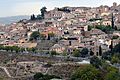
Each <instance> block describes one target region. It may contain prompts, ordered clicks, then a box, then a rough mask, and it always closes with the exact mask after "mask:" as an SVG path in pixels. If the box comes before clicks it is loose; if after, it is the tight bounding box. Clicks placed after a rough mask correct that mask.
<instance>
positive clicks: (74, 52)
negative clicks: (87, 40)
mask: <svg viewBox="0 0 120 80" xmlns="http://www.w3.org/2000/svg"><path fill="white" fill-rule="evenodd" d="M72 54H73V56H74V57H80V50H79V49H75V50H74V51H73V52H72Z"/></svg>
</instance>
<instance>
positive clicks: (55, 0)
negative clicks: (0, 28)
mask: <svg viewBox="0 0 120 80" xmlns="http://www.w3.org/2000/svg"><path fill="white" fill-rule="evenodd" d="M113 2H117V3H118V4H120V0H0V10H1V11H0V17H6V16H16V15H31V14H33V13H34V14H39V13H40V11H39V10H40V8H41V7H43V6H46V7H47V8H48V10H50V9H53V8H54V7H63V6H92V7H94V6H100V5H109V6H111V5H112V3H113Z"/></svg>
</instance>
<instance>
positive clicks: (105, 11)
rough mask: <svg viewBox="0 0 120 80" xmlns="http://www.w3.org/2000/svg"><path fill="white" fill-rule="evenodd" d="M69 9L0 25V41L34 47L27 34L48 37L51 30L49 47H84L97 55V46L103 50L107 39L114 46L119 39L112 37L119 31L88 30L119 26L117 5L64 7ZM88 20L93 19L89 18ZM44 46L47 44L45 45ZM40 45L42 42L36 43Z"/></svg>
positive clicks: (106, 49) (119, 10) (35, 43)
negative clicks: (51, 41) (39, 17)
mask: <svg viewBox="0 0 120 80" xmlns="http://www.w3.org/2000/svg"><path fill="white" fill-rule="evenodd" d="M64 8H67V9H69V10H70V12H65V11H60V10H59V8H55V9H53V10H50V11H47V12H46V13H45V16H44V17H45V18H44V19H43V20H35V21H31V20H25V19H24V20H22V21H19V22H16V23H12V24H10V25H7V26H4V27H2V26H0V44H2V45H4V46H19V47H36V46H38V45H39V43H40V41H38V42H30V41H29V39H30V35H31V34H32V32H34V31H39V32H40V33H41V34H44V35H45V36H48V34H49V33H54V34H55V36H56V37H57V38H58V39H59V40H58V42H57V43H55V44H53V45H52V46H50V48H49V50H50V51H51V50H52V51H56V52H58V53H63V52H64V51H67V52H71V51H73V50H74V49H81V48H88V49H89V50H92V51H93V52H94V55H99V47H100V46H101V48H102V50H103V52H105V51H108V50H109V46H110V45H111V41H113V44H114V45H116V44H118V43H119V42H120V39H119V38H117V39H113V40H112V37H113V36H118V37H120V31H114V32H113V33H112V34H106V33H105V32H103V31H101V30H99V29H96V28H93V29H91V30H90V31H88V26H89V25H92V26H94V25H104V26H107V27H108V26H113V25H112V18H113V16H114V19H113V20H114V26H117V28H118V29H119V28H120V26H119V25H120V5H117V3H113V6H111V7H109V6H106V5H105V6H103V5H102V6H99V7H93V8H91V7H64ZM90 19H97V20H93V21H90ZM46 45H47V44H46ZM39 46H42V45H39Z"/></svg>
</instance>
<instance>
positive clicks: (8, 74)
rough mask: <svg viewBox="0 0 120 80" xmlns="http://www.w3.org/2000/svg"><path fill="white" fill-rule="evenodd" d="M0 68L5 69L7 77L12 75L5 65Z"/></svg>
mask: <svg viewBox="0 0 120 80" xmlns="http://www.w3.org/2000/svg"><path fill="white" fill-rule="evenodd" d="M0 68H1V69H3V70H4V71H5V73H6V74H7V76H8V77H12V76H11V75H10V73H9V72H8V70H7V68H6V67H2V66H0Z"/></svg>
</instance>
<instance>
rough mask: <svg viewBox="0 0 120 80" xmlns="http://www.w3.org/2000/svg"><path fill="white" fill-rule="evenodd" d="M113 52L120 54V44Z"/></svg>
mask: <svg viewBox="0 0 120 80" xmlns="http://www.w3.org/2000/svg"><path fill="white" fill-rule="evenodd" d="M113 52H114V53H117V52H118V53H120V43H119V44H117V45H116V46H115V47H114V48H113Z"/></svg>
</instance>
